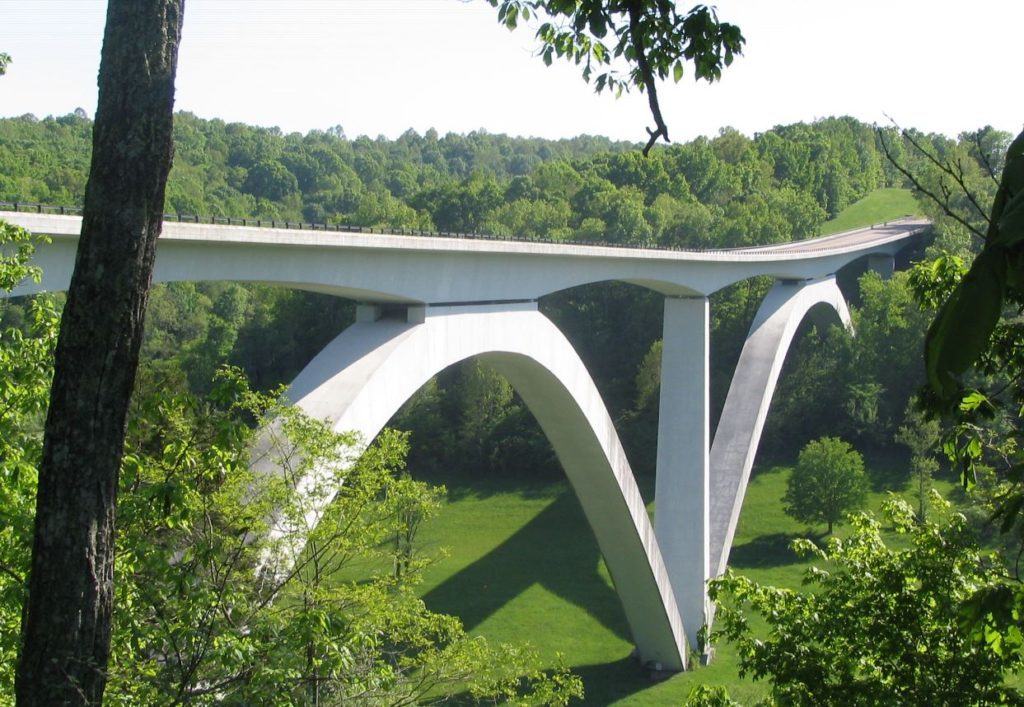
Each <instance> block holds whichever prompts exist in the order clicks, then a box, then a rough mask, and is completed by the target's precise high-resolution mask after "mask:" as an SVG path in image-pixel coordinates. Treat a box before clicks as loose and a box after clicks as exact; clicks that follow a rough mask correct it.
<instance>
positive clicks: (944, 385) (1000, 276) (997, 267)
mask: <svg viewBox="0 0 1024 707" xmlns="http://www.w3.org/2000/svg"><path fill="white" fill-rule="evenodd" d="M1005 290H1006V259H1005V257H1004V255H1003V253H1002V252H1001V251H1000V250H995V251H994V250H986V251H982V253H981V254H980V255H978V257H977V258H976V259H975V260H974V263H973V264H972V265H971V269H970V270H969V271H968V272H967V274H966V275H965V276H964V278H963V280H961V281H960V283H959V284H958V285H957V286H956V289H954V290H953V293H952V295H950V297H949V299H947V300H946V302H945V303H944V304H943V305H942V307H941V308H940V309H939V313H938V315H937V316H936V317H935V321H934V322H932V325H931V327H929V329H928V335H927V337H926V338H925V371H926V374H927V377H928V384H929V385H930V386H931V388H932V389H933V390H934V391H935V392H936V393H937V394H938V395H940V396H941V397H943V398H947V399H948V398H949V397H951V396H953V395H955V394H956V391H957V390H958V387H959V386H958V384H957V380H956V378H957V377H958V376H960V375H961V374H962V373H963V372H964V371H966V370H967V369H968V367H970V366H971V365H972V364H973V363H975V362H976V361H977V360H978V358H979V357H980V356H981V354H982V352H984V350H985V348H986V346H987V345H988V342H989V339H990V338H991V336H992V331H993V330H994V329H995V326H996V323H997V322H998V321H999V316H1000V314H1001V313H1002V309H1003V301H1004V298H1005Z"/></svg>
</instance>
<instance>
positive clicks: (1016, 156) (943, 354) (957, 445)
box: [898, 128, 1024, 654]
mask: <svg viewBox="0 0 1024 707" xmlns="http://www.w3.org/2000/svg"><path fill="white" fill-rule="evenodd" d="M1010 137H1011V136H1010V135H1007V134H1005V133H1000V132H999V131H995V130H993V129H991V128H984V129H982V130H979V131H976V132H974V133H968V134H965V135H962V136H961V140H960V142H959V143H958V144H955V145H951V144H948V143H945V144H944V143H941V142H940V143H937V144H935V145H933V146H932V147H931V148H929V147H928V146H926V145H923V144H921V142H920V141H919V140H918V139H916V137H915V136H913V135H911V136H910V144H911V146H912V147H913V148H914V153H912V154H914V155H916V156H917V158H918V165H917V168H916V169H914V168H913V166H910V167H908V166H905V165H898V166H899V167H900V169H901V171H902V172H903V173H904V174H906V175H908V178H909V179H910V180H911V181H912V182H913V183H914V185H915V187H916V188H917V189H918V191H919V192H920V193H921V195H922V196H921V201H922V203H923V204H925V205H926V206H927V208H928V209H929V211H930V213H931V214H932V215H933V218H934V219H935V221H936V224H937V230H938V232H939V239H938V242H937V247H936V248H935V249H934V252H933V253H932V260H931V262H928V263H922V264H921V265H919V266H917V267H916V268H915V271H914V273H913V277H912V282H913V284H914V287H915V293H916V296H917V298H918V299H919V301H920V302H921V303H922V304H924V305H926V306H937V307H938V314H937V316H936V317H935V320H934V321H933V322H932V325H931V327H930V328H929V331H928V337H927V340H926V346H925V368H926V371H927V374H928V377H927V383H928V385H927V387H926V388H925V389H924V390H923V392H922V401H921V404H922V407H923V408H924V410H926V411H927V413H928V414H929V415H930V416H932V417H935V418H939V419H941V421H942V423H943V435H942V451H943V453H944V454H945V455H946V457H947V458H948V459H949V460H950V461H951V462H953V463H954V464H955V465H957V466H958V467H959V469H960V472H961V480H962V483H963V486H964V489H965V491H966V494H965V500H966V502H967V503H968V505H969V507H970V510H971V511H972V514H973V515H974V516H975V517H979V520H980V523H979V524H980V525H982V526H984V528H983V529H985V530H989V528H990V526H992V524H993V523H995V524H997V525H996V527H998V530H999V531H1000V533H1001V534H1002V535H1003V537H1002V538H1001V539H1000V541H1001V542H1000V545H1001V549H1002V550H1003V552H1004V553H1006V555H1007V558H1006V559H1007V561H1008V562H1007V564H1008V566H1009V567H1010V568H1012V573H1011V574H1010V576H1008V577H1006V578H1005V580H1004V581H1003V582H1001V583H998V584H996V585H995V586H992V587H986V588H982V589H980V590H979V591H978V592H977V593H976V594H975V595H974V596H973V597H971V598H970V600H969V601H968V602H966V604H965V607H964V619H965V622H966V623H967V624H968V625H969V626H970V628H971V630H972V632H973V635H974V636H975V637H976V638H978V639H979V640H984V641H986V642H987V643H988V644H989V645H990V646H991V647H992V649H993V650H994V651H996V652H997V653H1001V654H1011V653H1016V654H1020V653H1021V652H1022V651H1024V641H1022V640H1021V638H1020V636H1021V626H1022V625H1024V621H1022V618H1021V617H1022V616H1024V612H1022V607H1024V589H1022V585H1021V584H1020V576H1019V559H1020V557H1021V550H1022V548H1024V543H1022V541H1024V524H1022V523H1021V509H1022V508H1024V492H1022V490H1021V480H1022V478H1024V477H1022V474H1021V470H1022V469H1024V465H1022V457H1021V451H1020V450H1021V410H1022V409H1024V408H1022V403H1024V388H1022V387H1021V381H1022V379H1024V359H1022V357H1021V352H1022V351H1024V346H1022V344H1024V328H1022V327H1021V322H1020V307H1021V305H1022V304H1024V289H1022V287H1021V267H1022V262H1024V261H1022V260H1021V254H1022V252H1024V251H1022V250H1021V244H1022V243H1024V240H1022V238H1021V236H1022V234H1024V221H1022V220H1021V219H1020V214H1021V213H1024V212H1022V210H1021V204H1024V201H1022V200H1021V188H1022V187H1024V133H1022V134H1021V135H1019V136H1018V137H1017V138H1016V139H1014V140H1012V141H1011V140H1010ZM1004 152H1005V155H1004ZM989 204H991V206H990V207H989V206H988V205H989ZM979 247H980V248H979ZM972 259H973V260H972ZM968 264H969V265H968Z"/></svg>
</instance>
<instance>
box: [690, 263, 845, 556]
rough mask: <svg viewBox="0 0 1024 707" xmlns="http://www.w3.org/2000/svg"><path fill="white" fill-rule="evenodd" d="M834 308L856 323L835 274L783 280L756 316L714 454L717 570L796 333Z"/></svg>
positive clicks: (713, 517)
mask: <svg viewBox="0 0 1024 707" xmlns="http://www.w3.org/2000/svg"><path fill="white" fill-rule="evenodd" d="M830 312H831V313H832V314H834V315H836V316H837V317H838V319H839V321H840V322H841V323H842V325H843V326H845V327H846V328H847V329H849V328H851V326H852V325H851V320H850V311H849V308H848V307H847V305H846V300H845V299H844V298H843V293H842V292H840V290H839V287H838V286H837V285H836V280H835V276H834V275H831V276H828V277H824V278H820V279H817V280H807V281H785V280H783V281H779V282H777V283H776V284H775V286H774V287H772V289H771V291H769V293H768V295H767V297H765V299H764V301H763V302H762V303H761V307H760V308H759V309H758V311H757V315H756V316H755V317H754V322H753V324H751V326H750V333H749V334H748V335H747V340H746V343H745V344H744V345H743V351H742V352H741V353H740V358H739V362H738V363H737V364H736V371H735V373H733V377H732V382H731V383H730V384H729V393H728V395H727V396H726V399H725V406H724V407H723V408H722V415H721V417H720V418H719V422H718V429H717V430H716V432H715V439H714V442H713V443H712V445H711V452H710V455H709V472H710V473H709V476H710V479H709V482H710V488H709V496H710V498H709V506H710V523H709V525H710V528H709V531H710V532H709V535H710V545H711V547H710V555H711V556H710V561H711V572H712V576H719V575H721V574H722V573H723V572H725V568H726V565H727V563H728V560H729V550H730V548H731V547H732V541H733V536H734V535H735V533H736V525H737V523H738V521H739V516H740V508H741V507H742V506H743V496H744V493H745V492H746V488H747V481H748V480H749V479H750V470H751V468H752V467H753V465H754V457H755V455H756V454H757V448H758V445H759V443H760V441H761V432H762V431H763V429H764V423H765V419H766V418H767V415H768V408H769V406H770V405H771V401H772V395H773V394H774V393H775V386H776V384H777V383H778V380H779V374H780V373H781V371H782V364H783V363H784V362H785V360H786V354H787V353H788V352H789V347H790V345H791V344H792V343H793V337H794V336H795V335H796V332H797V329H798V328H799V326H800V323H801V322H802V321H803V320H804V318H805V317H806V316H808V315H810V316H812V317H814V318H815V320H816V321H821V320H820V319H818V316H819V315H821V314H826V315H827V314H828V313H830Z"/></svg>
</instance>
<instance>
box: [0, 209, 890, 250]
mask: <svg viewBox="0 0 1024 707" xmlns="http://www.w3.org/2000/svg"><path fill="white" fill-rule="evenodd" d="M0 211H13V212H15V213H37V214H54V215H61V216H81V215H82V207H80V206H53V205H51V204H40V203H36V202H25V201H0ZM903 218H910V216H909V215H908V216H904V217H903ZM164 222H177V223H198V224H210V225H214V226H246V227H249V228H281V229H286V230H291V229H294V230H299V231H324V232H328V233H369V234H380V235H387V236H415V237H429V238H455V239H468V240H485V241H510V242H515V243H550V244H552V245H576V246H596V247H600V248H623V249H633V250H655V251H669V252H676V253H737V252H743V253H750V254H752V255H753V254H763V253H771V252H772V251H773V250H774V249H775V247H776V246H790V245H794V244H797V243H801V242H810V241H813V240H815V238H830V237H832V236H835V235H837V234H829V235H828V236H815V238H808V239H805V240H804V241H787V242H786V243H775V244H772V245H767V246H739V247H735V248H682V247H680V246H668V245H663V244H660V243H655V242H645V243H642V244H637V243H614V242H611V241H577V240H568V241H552V240H543V239H534V238H523V237H520V236H500V235H494V234H488V233H453V232H449V231H423V230H417V229H409V228H371V227H369V226H350V225H344V224H326V223H307V222H302V221H278V220H276V219H252V218H230V217H225V216H203V217H200V216H198V215H196V214H183V213H173V214H172V213H165V214H164ZM889 223H890V222H886V223H885V224H884V225H885V226H888V225H889ZM873 228H877V225H872V226H870V227H867V226H866V227H864V228H860V229H855V230H853V231H849V233H857V232H859V231H867V230H871V229H873ZM829 250H831V249H830V248H808V249H802V250H800V251H796V252H799V253H819V252H827V251H829ZM780 252H792V251H788V250H787V251H780Z"/></svg>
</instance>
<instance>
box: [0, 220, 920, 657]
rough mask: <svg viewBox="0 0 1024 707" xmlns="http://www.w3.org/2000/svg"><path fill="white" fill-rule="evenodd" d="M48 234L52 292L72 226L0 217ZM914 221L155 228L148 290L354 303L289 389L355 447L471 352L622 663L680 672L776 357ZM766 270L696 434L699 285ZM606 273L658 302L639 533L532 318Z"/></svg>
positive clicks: (635, 495) (579, 366) (594, 404)
mask: <svg viewBox="0 0 1024 707" xmlns="http://www.w3.org/2000/svg"><path fill="white" fill-rule="evenodd" d="M0 219H4V220H6V221H8V222H10V223H14V224H17V225H19V226H22V227H24V228H26V229H28V230H30V231H32V232H34V233H37V234H45V235H47V236H49V237H50V243H49V244H48V245H43V246H41V247H39V248H38V250H37V253H36V257H35V262H36V264H38V265H40V266H41V267H42V268H43V278H42V281H41V282H39V283H31V282H26V283H24V284H22V285H21V286H20V287H19V288H18V289H16V290H15V291H13V292H12V293H11V296H18V295H27V294H33V293H36V292H40V291H56V290H63V289H66V288H67V286H68V283H69V282H70V278H71V273H72V269H73V266H74V259H75V250H76V247H77V242H78V234H79V231H80V228H81V219H80V218H79V217H77V216H67V215H60V214H49V213H25V212H2V211H0ZM927 228H928V223H927V222H925V221H920V220H913V219H903V220H900V221H894V222H891V223H888V224H884V225H881V226H874V227H871V228H865V229H860V230H856V231H849V232H846V233H841V234H837V235H832V236H826V237H823V238H816V239H812V240H807V241H799V242H794V243H787V244H782V245H775V246H770V247H764V248H743V249H735V250H708V251H678V250H675V251H670V250H647V249H636V248H622V247H609V246H599V245H565V244H557V243H540V242H517V241H500V240H487V239H480V238H473V237H466V238H451V237H439V236H404V235H393V234H367V233H354V232H325V231H323V230H302V229H299V230H296V229H281V228H254V227H243V226H227V225H217V224H201V223H180V222H173V221H172V222H168V223H166V224H165V225H164V230H163V235H162V236H161V238H160V241H159V244H158V248H157V261H156V270H155V273H154V280H155V281H156V282H170V281H182V280H193V281H196V280H234V281H245V282H260V283H269V284H276V285H281V286H286V287H295V288H301V289H306V290H312V291H316V292H323V293H329V294H335V295H338V296H342V297H347V298H352V299H355V300H357V301H358V302H360V303H361V304H360V305H359V306H358V308H357V321H356V323H355V324H353V325H352V326H351V327H349V328H348V329H346V330H345V331H344V332H342V333H341V334H340V335H339V336H338V337H337V338H336V339H334V341H332V342H331V343H330V344H328V346H327V347H326V348H325V349H324V350H323V351H322V352H321V353H320V354H318V355H317V356H316V358H314V359H313V361H312V362H310V363H309V365H308V366H307V367H306V368H305V369H304V370H303V371H302V372H301V373H300V374H299V376H298V377H297V378H296V379H295V381H294V382H293V383H292V385H291V387H290V389H289V392H288V395H289V396H290V398H291V399H292V400H293V401H294V403H295V404H296V405H298V406H300V407H301V408H302V409H303V410H304V411H305V412H306V413H308V414H310V415H312V416H314V417H317V418H320V419H328V420H329V421H330V422H331V423H332V424H333V425H334V427H335V429H338V430H355V431H358V432H360V433H361V434H362V435H363V438H364V439H366V440H370V439H372V438H373V437H375V436H376V434H377V433H378V432H379V431H380V429H381V427H382V426H383V425H384V424H385V423H386V422H387V420H388V419H389V418H390V417H391V416H392V414H394V412H395V411H396V410H397V409H398V408H399V407H400V406H401V405H402V404H403V403H404V402H405V401H406V400H407V399H408V398H409V397H410V396H411V395H412V394H413V393H414V392H415V391H416V390H417V389H418V388H419V387H420V386H421V385H422V384H423V383H425V382H426V381H427V380H428V379H429V378H430V377H432V376H433V375H434V374H436V373H438V372H439V371H441V370H443V369H444V368H446V367H447V366H449V365H451V364H453V363H455V362H458V361H461V360H464V359H467V358H471V357H478V358H480V359H481V360H483V361H484V362H486V363H487V364H488V365H490V366H492V367H494V368H495V369H497V370H498V371H499V372H500V373H502V374H504V375H505V376H506V377H507V378H508V380H509V381H510V382H511V383H512V385H513V386H514V387H515V389H516V390H517V391H518V393H519V394H520V395H521V397H522V398H523V400H524V401H525V403H526V404H527V405H528V406H529V408H530V410H531V411H532V412H533V414H534V415H535V416H536V418H537V420H538V422H539V423H540V425H541V427H542V429H543V430H544V433H545V434H546V435H547V436H548V438H549V439H550V441H551V443H552V445H553V446H554V448H555V451H556V453H557V455H558V458H559V460H560V462H561V464H562V466H563V467H564V469H565V472H566V474H567V475H568V477H569V480H570V482H571V484H572V486H573V488H574V490H575V492H576V494H577V496H578V497H579V500H580V502H581V504H582V506H583V509H584V512H585V514H586V516H587V519H588V521H589V523H590V526H591V528H592V529H593V531H594V534H595V536H596V538H597V541H598V544H599V546H600V549H601V552H602V554H603V556H604V559H605V562H606V563H607V565H608V569H609V571H610V574H611V576H612V579H613V581H614V584H615V588H616V591H617V592H618V594H619V597H620V599H621V601H622V604H623V607H624V609H625V614H626V618H627V621H628V623H629V626H630V629H631V631H632V635H633V639H634V641H635V643H636V646H637V650H638V653H639V656H640V658H641V660H642V661H644V662H645V663H648V664H651V665H655V666H659V667H660V668H661V669H664V670H682V669H684V668H686V667H687V660H688V652H689V651H688V647H695V646H696V645H697V642H696V639H697V634H698V631H699V630H700V629H701V627H702V626H704V624H705V623H707V622H708V620H709V618H710V612H711V607H710V606H709V602H708V598H707V590H706V586H707V581H708V580H709V579H710V578H712V577H715V576H717V575H718V574H720V573H721V572H723V571H724V570H725V567H726V564H727V562H728V559H729V548H730V546H731V544H732V538H733V534H734V533H735V530H736V525H737V521H738V518H739V512H740V508H741V506H742V503H743V494H744V491H745V489H746V484H747V480H748V478H749V475H750V469H751V467H752V465H753V461H754V455H755V453H756V451H757V447H758V443H759V441H760V437H761V431H762V429H763V426H764V422H765V417H766V415H767V412H768V407H769V404H770V402H771V398H772V394H773V392H774V390H775V384H776V382H777V380H778V377H779V373H780V371H781V368H782V364H783V361H784V359H785V356H786V352H787V351H788V349H789V346H790V343H791V342H792V340H793V337H794V335H795V333H796V330H797V328H798V326H799V325H800V323H801V321H802V320H803V319H804V317H805V316H807V315H808V313H812V314H818V313H821V312H822V311H824V312H826V313H827V312H832V313H833V314H834V315H835V316H837V317H838V319H839V320H840V321H841V322H843V323H844V324H847V325H848V324H849V312H848V310H847V307H846V303H845V301H844V300H843V296H842V294H841V293H840V291H839V288H838V287H837V286H836V281H835V273H836V271H837V270H839V269H840V268H841V267H843V266H844V265H847V264H849V263H851V262H853V261H854V260H857V259H860V258H864V257H866V258H868V261H869V266H870V267H872V268H875V269H878V270H882V271H885V272H889V273H891V272H892V269H893V263H894V255H895V254H896V253H897V252H898V251H899V250H900V249H902V248H904V247H906V246H907V245H910V244H912V243H913V242H915V241H916V240H917V239H919V238H920V237H921V236H922V235H923V234H924V233H925V231H926V230H927ZM757 275H767V276H771V277H773V278H775V280H776V284H775V285H774V287H773V288H772V289H771V291H770V292H769V293H768V296H767V297H766V298H765V300H764V302H763V303H762V304H761V306H760V309H759V311H758V312H757V315H756V317H755V319H754V322H753V325H752V326H751V328H750V333H749V335H748V338H747V341H746V343H745V345H744V347H743V350H742V353H741V355H740V359H739V363H738V365H737V367H736V372H735V374H734V377H733V380H732V384H731V386H730V388H729V393H728V396H727V399H726V402H725V407H724V409H723V411H722V415H721V419H720V422H719V424H718V428H717V432H716V435H715V439H714V441H713V442H712V441H711V440H710V425H709V395H708V379H709V353H708V343H709V341H708V340H709V328H708V327H709V317H710V312H709V304H708V297H709V295H711V294H712V293H714V292H715V291H717V290H719V289H721V288H723V287H726V286H728V285H730V284H732V283H735V282H738V281H741V280H745V279H747V278H750V277H753V276H757ZM608 280H619V281H623V282H629V283H633V284H636V285H641V286H643V287H647V288H650V289H652V290H655V291H657V292H660V293H662V294H663V295H664V296H665V316H664V325H663V326H664V331H663V336H664V348H663V353H662V384H661V400H660V413H659V429H658V450H657V481H656V488H655V504H656V508H657V512H656V514H655V519H654V522H653V523H652V522H651V521H650V519H649V517H648V515H647V512H646V510H645V508H644V503H643V500H642V499H641V497H640V492H639V490H638V489H637V485H636V482H635V480H634V478H633V474H632V471H631V470H630V467H629V462H628V460H627V459H626V456H625V454H624V452H623V449H622V446H621V444H620V442H619V439H618V435H617V434H616V432H615V428H614V426H613V424H612V421H611V418H610V417H609V415H608V412H607V410H606V409H605V406H604V403H603V401H602V400H601V396H600V395H599V393H598V391H597V389H596V388H595V386H594V382H593V380H592V379H591V377H590V374H589V373H588V372H587V370H586V367H585V366H584V365H583V362H582V361H581V360H580V358H579V356H578V355H577V354H576V352H575V351H574V349H573V347H572V346H571V344H570V343H569V342H568V340H567V339H566V338H565V337H564V336H563V335H562V333H561V332H560V331H559V330H558V329H557V328H556V327H555V326H554V324H552V323H551V321H550V320H548V319H547V318H546V317H544V315H542V314H541V313H540V312H539V311H538V309H537V300H538V298H539V297H541V296H543V295H547V294H550V293H552V292H556V291H558V290H563V289H566V288H569V287H574V286H578V285H583V284H587V283H594V282H602V281H608Z"/></svg>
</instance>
